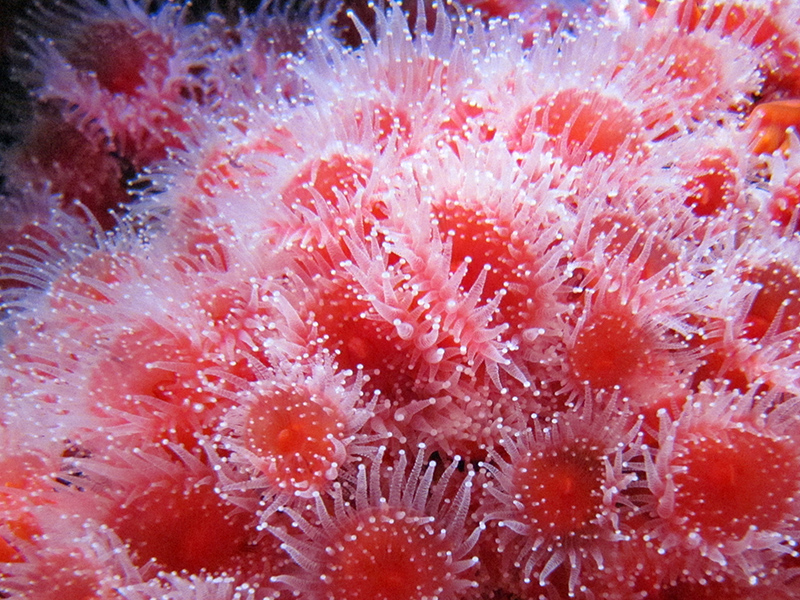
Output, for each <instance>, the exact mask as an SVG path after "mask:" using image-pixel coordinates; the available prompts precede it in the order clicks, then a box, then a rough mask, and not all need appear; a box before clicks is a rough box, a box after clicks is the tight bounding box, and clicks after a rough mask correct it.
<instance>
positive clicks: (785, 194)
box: [767, 171, 800, 231]
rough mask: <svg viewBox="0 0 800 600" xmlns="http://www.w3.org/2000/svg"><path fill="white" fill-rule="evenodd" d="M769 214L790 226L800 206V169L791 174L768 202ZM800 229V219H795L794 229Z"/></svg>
mask: <svg viewBox="0 0 800 600" xmlns="http://www.w3.org/2000/svg"><path fill="white" fill-rule="evenodd" d="M767 206H768V208H769V215H770V217H771V218H772V220H773V221H774V222H776V223H777V224H778V225H780V226H781V227H788V225H789V224H790V223H791V222H792V219H793V218H795V215H796V214H797V209H798V207H800V171H794V172H792V173H790V174H789V176H788V177H787V178H786V180H785V181H784V182H783V184H782V185H781V186H780V187H778V189H776V190H775V191H774V192H772V196H771V197H770V199H769V200H768V202H767ZM798 229H800V219H798V220H797V221H795V223H794V230H795V231H797V230H798Z"/></svg>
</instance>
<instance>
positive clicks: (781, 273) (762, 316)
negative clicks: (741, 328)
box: [742, 262, 800, 339]
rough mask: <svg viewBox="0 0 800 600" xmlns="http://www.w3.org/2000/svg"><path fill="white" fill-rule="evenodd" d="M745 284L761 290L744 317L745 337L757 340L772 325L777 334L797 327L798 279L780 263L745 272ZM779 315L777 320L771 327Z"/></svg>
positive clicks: (799, 313)
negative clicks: (758, 287) (756, 286)
mask: <svg viewBox="0 0 800 600" xmlns="http://www.w3.org/2000/svg"><path fill="white" fill-rule="evenodd" d="M742 278H743V279H744V280H745V281H749V282H751V283H755V284H758V285H760V286H761V289H760V290H759V292H758V293H757V294H756V297H755V300H753V304H752V305H751V306H750V310H749V311H748V313H747V316H746V326H745V336H746V337H748V338H751V339H761V338H762V337H764V335H765V334H766V333H767V331H768V330H769V328H770V327H772V326H773V325H775V326H776V327H777V329H776V331H777V332H778V333H784V332H788V331H792V330H793V329H795V328H796V327H797V326H798V325H800V277H798V275H797V273H795V271H794V269H792V268H791V267H789V266H787V265H786V264H784V263H781V262H773V263H770V264H768V265H765V266H763V267H755V268H752V269H750V270H748V271H747V272H746V273H745V274H744V275H743V277H742ZM779 314H780V316H781V319H780V321H779V322H778V323H775V319H776V318H777V317H778V315H779Z"/></svg>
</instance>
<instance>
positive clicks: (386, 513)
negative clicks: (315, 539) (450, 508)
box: [321, 507, 454, 600]
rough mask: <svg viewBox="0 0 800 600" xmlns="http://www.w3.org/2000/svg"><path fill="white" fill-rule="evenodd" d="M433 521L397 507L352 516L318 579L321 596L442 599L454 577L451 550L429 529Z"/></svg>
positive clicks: (349, 599) (368, 599)
mask: <svg viewBox="0 0 800 600" xmlns="http://www.w3.org/2000/svg"><path fill="white" fill-rule="evenodd" d="M431 520H432V519H430V518H428V517H425V516H424V515H422V514H414V511H409V510H407V509H399V508H390V507H385V508H376V509H372V510H369V511H365V512H363V513H359V514H357V515H355V516H354V518H353V520H352V522H351V523H349V524H348V526H345V527H342V531H341V533H340V535H339V536H338V539H336V540H331V542H332V543H331V548H332V552H331V555H330V557H329V558H328V559H327V560H326V563H325V567H324V569H323V574H322V575H321V579H322V580H323V581H324V582H325V584H324V586H323V590H324V591H323V596H321V597H326V598H337V599H338V598H341V599H342V600H344V599H347V600H409V599H417V598H419V599H422V598H437V597H440V598H442V600H445V599H447V600H452V599H453V598H454V596H452V595H449V594H448V595H446V596H442V595H441V594H442V590H444V589H447V588H448V587H449V585H450V579H451V578H452V567H451V566H450V564H449V563H450V560H449V555H450V554H451V553H452V551H453V550H454V548H452V547H451V544H450V542H449V541H448V540H446V539H443V538H442V537H441V536H439V535H438V531H437V530H435V529H434V528H433V527H431V524H430V522H431Z"/></svg>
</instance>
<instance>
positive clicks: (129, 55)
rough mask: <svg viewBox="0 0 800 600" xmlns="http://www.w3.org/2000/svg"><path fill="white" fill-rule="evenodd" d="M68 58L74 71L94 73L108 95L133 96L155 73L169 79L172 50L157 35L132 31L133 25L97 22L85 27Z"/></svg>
mask: <svg viewBox="0 0 800 600" xmlns="http://www.w3.org/2000/svg"><path fill="white" fill-rule="evenodd" d="M98 48H102V52H98ZM65 54H66V58H67V60H68V61H69V63H70V64H71V65H72V66H73V67H75V68H77V69H80V70H83V71H87V72H90V73H94V74H95V75H96V76H97V81H98V83H99V84H100V85H101V86H102V87H103V88H104V89H106V90H107V91H109V92H111V93H112V94H127V95H129V96H133V95H136V94H137V93H138V89H139V88H140V87H141V86H143V85H145V83H146V82H147V80H148V79H149V78H151V77H152V76H153V74H154V73H153V72H155V73H157V74H158V75H159V77H160V78H163V77H164V76H165V75H166V72H167V61H168V59H169V57H170V56H171V54H172V48H170V46H169V45H168V43H167V41H166V40H164V39H163V38H162V37H160V36H158V35H157V34H155V33H153V32H149V31H136V30H132V27H131V24H129V23H124V22H121V21H97V22H95V23H91V24H89V25H87V26H85V28H84V30H83V32H82V34H81V35H80V36H77V37H76V38H75V39H74V40H72V43H71V44H70V46H69V48H68V49H67V51H66V52H65Z"/></svg>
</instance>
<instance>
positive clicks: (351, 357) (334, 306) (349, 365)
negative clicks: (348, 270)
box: [308, 277, 411, 394]
mask: <svg viewBox="0 0 800 600" xmlns="http://www.w3.org/2000/svg"><path fill="white" fill-rule="evenodd" d="M332 283H333V285H327V286H326V287H325V289H324V290H322V293H320V296H319V298H317V299H316V300H315V301H314V302H313V304H311V305H310V306H309V307H308V311H309V313H313V315H314V321H315V323H316V324H317V331H318V332H319V338H318V340H317V341H318V342H321V345H322V346H323V347H324V348H325V349H326V350H327V351H328V352H330V353H331V355H332V356H334V357H335V360H336V362H337V364H338V365H339V368H340V369H347V370H350V371H352V372H353V373H355V372H356V371H358V370H359V368H362V369H363V371H364V374H365V375H367V376H368V377H369V381H368V382H366V384H365V387H366V388H367V389H370V390H375V389H379V390H381V391H383V392H384V393H387V394H388V393H390V392H391V391H392V389H393V387H394V384H396V383H397V381H399V380H400V379H401V378H402V377H401V375H402V374H403V373H404V371H406V369H407V368H408V367H409V366H410V359H411V357H410V349H411V346H410V344H409V343H408V342H406V341H405V340H402V339H401V338H400V337H399V336H398V335H397V331H396V328H395V326H394V325H393V324H392V323H390V322H388V321H386V320H384V319H383V318H382V317H381V316H379V315H378V313H377V312H376V311H375V309H374V308H373V307H372V305H371V303H370V302H369V301H368V300H367V299H366V296H367V293H366V290H363V289H362V288H361V286H360V285H359V284H358V283H356V282H355V281H352V280H350V279H349V278H347V277H340V278H336V279H334V280H333V282H332ZM310 341H312V340H310ZM315 343H316V341H315Z"/></svg>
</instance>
